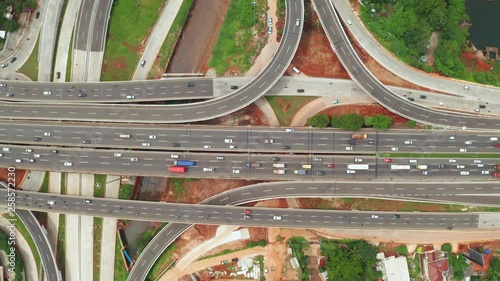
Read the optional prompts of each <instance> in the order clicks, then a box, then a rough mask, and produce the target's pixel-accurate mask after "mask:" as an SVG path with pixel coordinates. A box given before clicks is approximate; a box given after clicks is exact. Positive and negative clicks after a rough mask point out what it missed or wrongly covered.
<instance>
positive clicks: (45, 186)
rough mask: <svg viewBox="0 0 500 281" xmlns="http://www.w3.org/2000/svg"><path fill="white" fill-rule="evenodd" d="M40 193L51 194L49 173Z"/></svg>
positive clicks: (46, 174)
mask: <svg viewBox="0 0 500 281" xmlns="http://www.w3.org/2000/svg"><path fill="white" fill-rule="evenodd" d="M38 192H43V193H48V192H49V172H45V176H44V177H43V182H42V186H41V187H40V190H39V191H38Z"/></svg>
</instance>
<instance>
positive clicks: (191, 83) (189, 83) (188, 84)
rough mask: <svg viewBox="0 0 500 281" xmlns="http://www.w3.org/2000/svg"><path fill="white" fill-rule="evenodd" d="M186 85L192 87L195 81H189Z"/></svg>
mask: <svg viewBox="0 0 500 281" xmlns="http://www.w3.org/2000/svg"><path fill="white" fill-rule="evenodd" d="M186 85H187V86H188V87H190V88H191V87H194V83H193V82H188V83H187V84H186Z"/></svg>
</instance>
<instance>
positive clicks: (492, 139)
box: [490, 137, 498, 141]
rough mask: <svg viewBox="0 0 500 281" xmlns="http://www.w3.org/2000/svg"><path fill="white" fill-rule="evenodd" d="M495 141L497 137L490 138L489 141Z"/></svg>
mask: <svg viewBox="0 0 500 281" xmlns="http://www.w3.org/2000/svg"><path fill="white" fill-rule="evenodd" d="M497 140H498V138H497V137H491V138H490V141H497Z"/></svg>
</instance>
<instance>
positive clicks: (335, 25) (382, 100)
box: [313, 0, 500, 130]
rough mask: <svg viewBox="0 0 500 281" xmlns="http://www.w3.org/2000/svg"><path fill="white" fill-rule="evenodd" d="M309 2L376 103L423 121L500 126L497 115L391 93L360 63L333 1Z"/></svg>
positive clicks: (344, 61)
mask: <svg viewBox="0 0 500 281" xmlns="http://www.w3.org/2000/svg"><path fill="white" fill-rule="evenodd" d="M313 4H314V6H315V10H316V11H317V13H318V17H319V19H320V22H321V25H322V26H323V29H324V30H325V32H326V34H327V37H328V39H329V41H330V44H331V45H332V48H333V49H334V50H335V53H336V54H337V55H338V57H339V59H340V61H341V62H342V65H343V66H344V67H345V69H346V70H347V71H348V72H349V75H350V76H351V78H352V79H353V80H354V81H355V82H357V83H358V85H359V86H360V87H361V88H362V89H363V90H364V91H365V92H366V93H367V94H368V95H369V96H370V97H372V98H373V99H375V100H376V101H377V102H378V103H379V104H381V105H383V106H384V107H386V108H387V109H389V110H390V111H392V112H394V113H396V114H399V115H401V116H404V117H406V118H408V119H412V120H416V121H419V122H422V123H425V124H432V125H439V126H444V127H448V128H476V129H484V130H487V129H491V130H498V129H500V120H498V119H491V118H487V117H474V116H463V115H460V114H456V113H446V112H441V111H438V110H433V109H430V108H428V107H424V106H421V105H418V104H415V103H413V102H411V101H409V100H407V99H403V98H401V97H399V96H398V95H396V94H395V93H393V92H392V91H391V90H390V89H388V88H387V87H386V86H384V85H383V84H382V83H381V82H380V81H379V80H377V78H375V76H373V74H372V73H371V72H370V71H369V70H368V69H367V68H366V67H365V66H364V64H363V62H362V61H361V59H360V58H359V56H358V55H357V53H356V50H354V48H353V46H352V45H351V43H350V42H349V39H348V38H347V35H346V34H345V32H344V30H343V27H342V25H341V23H340V20H339V18H338V17H337V14H336V12H335V10H334V7H333V4H332V3H331V2H330V1H329V0H313Z"/></svg>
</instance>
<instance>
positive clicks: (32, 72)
mask: <svg viewBox="0 0 500 281" xmlns="http://www.w3.org/2000/svg"><path fill="white" fill-rule="evenodd" d="M39 46H40V36H38V37H37V39H36V44H35V47H34V48H33V52H31V55H30V56H29V58H28V60H26V62H25V63H24V64H23V66H22V67H21V68H19V72H21V73H22V74H24V75H26V76H28V77H29V78H30V79H31V80H32V81H38V48H39Z"/></svg>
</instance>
